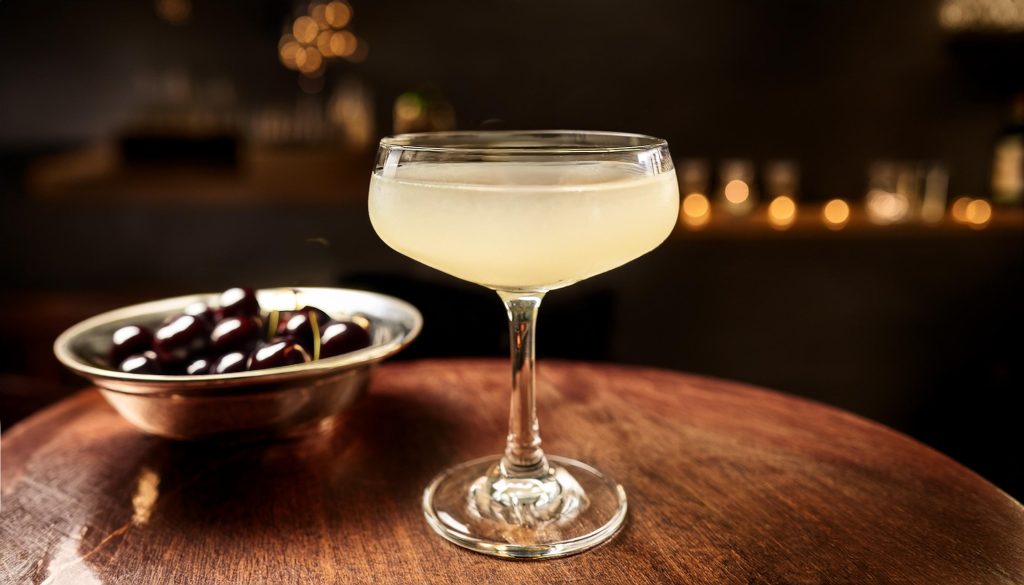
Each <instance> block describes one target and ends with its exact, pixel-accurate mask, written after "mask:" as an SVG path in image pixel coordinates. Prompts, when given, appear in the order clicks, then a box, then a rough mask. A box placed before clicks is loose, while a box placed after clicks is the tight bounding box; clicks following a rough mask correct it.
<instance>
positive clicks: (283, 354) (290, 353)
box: [248, 339, 309, 370]
mask: <svg viewBox="0 0 1024 585" xmlns="http://www.w3.org/2000/svg"><path fill="white" fill-rule="evenodd" d="M308 361H309V354H308V353H306V350H304V349H302V346H301V345H299V344H297V343H293V342H291V341H288V340H283V339H277V340H274V341H271V342H270V343H266V344H263V345H262V346H260V347H258V348H256V351H254V352H252V355H251V356H249V364H248V366H249V369H250V370H266V369H267V368H280V367H282V366H291V365H295V364H302V363H305V362H308Z"/></svg>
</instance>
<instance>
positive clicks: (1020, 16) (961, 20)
mask: <svg viewBox="0 0 1024 585" xmlns="http://www.w3.org/2000/svg"><path fill="white" fill-rule="evenodd" d="M939 24H941V25H942V26H943V28H947V29H951V30H975V31H982V30H995V31H1007V32H1013V31H1016V32H1020V31H1024V2H1020V0H943V2H942V4H941V5H940V6H939Z"/></svg>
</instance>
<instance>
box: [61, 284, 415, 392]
mask: <svg viewBox="0 0 1024 585" xmlns="http://www.w3.org/2000/svg"><path fill="white" fill-rule="evenodd" d="M263 291H268V292H276V293H288V292H293V293H299V294H301V293H303V292H308V293H337V292H343V293H346V294H355V295H358V296H365V297H368V298H373V299H375V300H377V301H380V302H383V303H385V304H388V305H391V306H393V307H395V308H397V309H398V310H399V311H400V312H402V313H404V314H405V316H406V317H408V318H409V319H410V320H411V325H412V326H411V327H410V328H409V329H408V330H407V331H404V332H402V334H401V335H398V336H396V337H395V338H394V339H391V340H389V341H387V342H386V343H382V344H379V345H371V346H369V347H365V348H363V349H359V350H356V351H352V352H349V353H344V354H341V355H337V356H333V357H329V358H325V359H320V360H316V361H310V362H306V363H303V364H296V365H291V366H284V367H280V368H268V369H266V370H256V371H247V372H235V373H231V374H202V375H170V374H133V373H129V372H120V371H117V370H111V369H107V368H101V367H98V366H94V365H92V364H89V363H87V362H85V361H84V360H83V359H81V358H80V357H79V356H78V354H77V353H76V352H74V351H72V349H71V344H72V342H73V341H74V340H75V339H76V338H78V337H80V336H82V335H84V334H86V333H88V332H90V331H91V330H93V329H95V328H97V327H101V326H103V325H107V324H109V323H111V322H112V321H119V320H122V319H126V318H130V317H132V316H133V315H137V314H140V313H159V312H161V311H165V310H171V309H172V308H174V307H185V306H187V305H188V304H190V303H193V302H209V299H210V298H211V297H216V295H217V294H219V293H215V292H211V293H196V294H191V295H182V296H177V297H168V298H164V299H158V300H154V301H147V302H144V303H137V304H134V305H128V306H124V307H119V308H117V309H113V310H111V311H106V312H104V313H100V314H98V315H94V316H92V317H89V318H88V319H85V320H83V321H79V322H78V323H76V324H74V325H72V326H71V327H68V328H67V329H65V330H64V332H63V333H61V334H60V335H59V336H57V339H56V340H54V342H53V353H54V355H55V356H56V357H57V360H58V361H60V362H61V363H62V364H63V365H64V366H65V367H67V368H68V369H70V370H72V371H73V372H75V373H77V374H80V375H82V376H85V377H86V378H89V379H90V380H92V381H94V382H97V380H109V381H116V382H120V383H128V384H131V383H135V384H140V385H142V386H144V387H145V388H146V389H145V390H144V389H142V388H139V389H133V390H126V387H125V385H124V384H118V387H117V388H110V387H104V389H105V390H112V391H115V392H125V393H129V394H144V393H151V392H152V391H154V390H159V389H166V388H167V387H168V386H175V387H178V388H180V389H187V388H195V387H204V388H207V387H209V386H210V385H211V384H214V385H216V386H217V387H221V388H223V387H227V386H246V385H250V384H266V383H278V382H287V381H294V380H300V379H304V378H311V377H316V376H320V375H324V374H327V373H331V372H335V371H337V370H340V369H344V368H347V367H351V366H362V365H368V364H372V363H375V362H379V361H381V360H383V359H385V358H387V357H389V356H392V355H394V354H396V353H398V352H399V351H401V350H402V349H403V348H404V347H405V346H407V345H408V344H409V343H411V342H412V341H413V339H415V338H416V337H417V336H418V335H419V333H420V331H421V330H422V329H423V315H422V314H421V313H420V312H419V310H418V309H417V308H416V307H414V306H413V305H412V304H410V303H408V302H406V301H403V300H402V299H399V298H396V297H393V296H390V295H385V294H381V293H376V292H371V291H365V290H358V289H350V288H333V287H301V286H299V287H269V288H260V289H256V293H257V294H259V293H260V292H263ZM97 383H98V382H97ZM101 385H102V384H101Z"/></svg>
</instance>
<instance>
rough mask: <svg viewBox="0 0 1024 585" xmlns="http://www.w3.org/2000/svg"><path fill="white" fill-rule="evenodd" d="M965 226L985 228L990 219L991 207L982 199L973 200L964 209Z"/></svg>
mask: <svg viewBox="0 0 1024 585" xmlns="http://www.w3.org/2000/svg"><path fill="white" fill-rule="evenodd" d="M964 216H965V217H966V218H967V225H969V226H971V227H974V228H983V227H985V226H986V225H987V224H988V222H989V220H991V219H992V205H991V204H990V203H989V202H988V201H985V200H984V199H975V200H973V201H971V202H970V203H968V204H967V207H966V208H965V209H964Z"/></svg>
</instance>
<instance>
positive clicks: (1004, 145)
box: [992, 93, 1024, 205]
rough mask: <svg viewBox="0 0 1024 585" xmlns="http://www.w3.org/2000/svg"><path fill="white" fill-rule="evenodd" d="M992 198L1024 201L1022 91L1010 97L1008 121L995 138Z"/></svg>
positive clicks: (1015, 202)
mask: <svg viewBox="0 0 1024 585" xmlns="http://www.w3.org/2000/svg"><path fill="white" fill-rule="evenodd" d="M992 200H993V201H994V202H996V203H999V204H1002V205H1021V204H1022V203H1024V93H1021V94H1017V96H1016V97H1015V98H1014V100H1013V107H1012V110H1011V115H1010V121H1009V123H1008V124H1007V125H1006V126H1005V127H1004V128H1003V131H1002V132H1001V133H1000V134H999V137H998V138H997V139H996V145H995V153H994V157H993V160H992Z"/></svg>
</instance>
